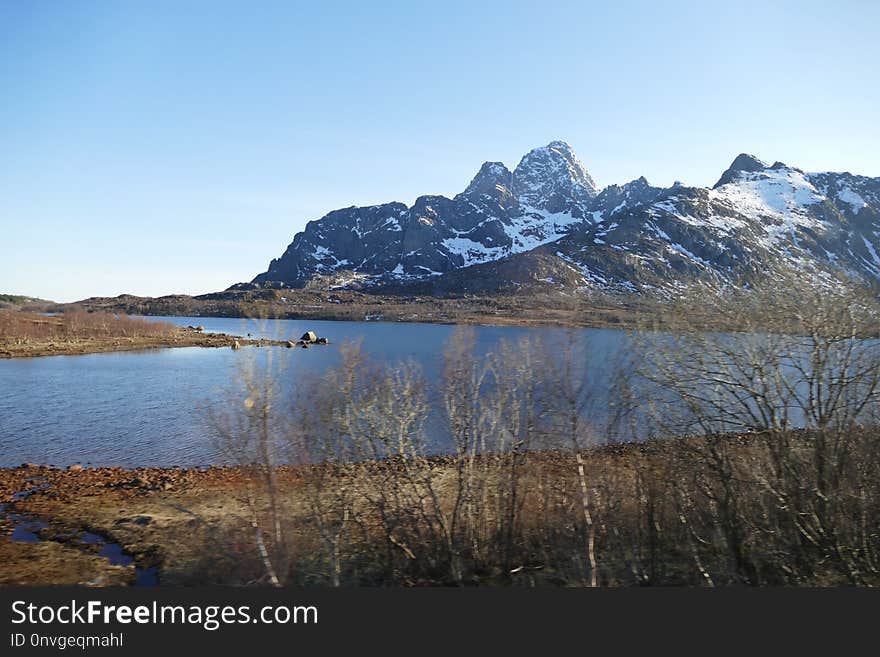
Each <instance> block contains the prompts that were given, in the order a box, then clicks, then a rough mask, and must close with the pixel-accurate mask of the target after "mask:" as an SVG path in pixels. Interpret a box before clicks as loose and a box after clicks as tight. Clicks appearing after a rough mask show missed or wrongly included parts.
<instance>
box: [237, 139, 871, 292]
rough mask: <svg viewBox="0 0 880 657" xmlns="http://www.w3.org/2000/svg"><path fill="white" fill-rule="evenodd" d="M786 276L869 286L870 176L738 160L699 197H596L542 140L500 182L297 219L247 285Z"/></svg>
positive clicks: (720, 280)
mask: <svg viewBox="0 0 880 657" xmlns="http://www.w3.org/2000/svg"><path fill="white" fill-rule="evenodd" d="M792 267H794V268H796V269H797V270H799V271H801V272H803V273H804V274H805V275H808V276H812V277H816V278H820V279H821V278H825V279H827V280H828V281H831V280H832V278H833V277H834V276H840V275H844V276H848V277H850V278H854V279H857V280H863V281H866V282H868V283H871V284H874V285H878V284H880V178H868V177H864V176H854V175H852V174H850V173H804V172H802V171H800V170H799V169H796V168H794V167H790V166H787V165H785V164H783V163H781V162H776V163H774V164H773V165H772V166H767V165H766V164H764V163H763V162H761V161H760V160H758V159H757V158H756V157H754V156H751V155H746V154H741V155H739V156H737V157H736V159H735V160H734V161H733V163H732V164H731V165H730V167H729V168H728V169H727V170H726V171H725V172H724V173H723V174H722V176H721V178H720V179H719V181H718V183H717V184H716V185H715V186H714V187H713V188H711V189H706V188H695V187H687V186H685V185H682V184H681V183H676V184H675V185H673V186H672V187H669V188H666V189H664V188H660V187H653V186H651V185H650V184H649V183H648V181H647V180H645V178H639V179H637V180H634V181H632V182H629V183H626V184H625V185H610V186H609V187H606V188H605V189H603V190H602V191H601V192H600V191H598V190H597V188H596V185H595V183H594V182H593V180H592V178H591V177H590V175H589V174H588V173H587V171H586V170H585V169H584V167H583V165H582V164H581V163H580V161H579V160H578V159H577V157H576V156H575V154H574V153H573V151H572V150H571V147H570V146H568V144H566V143H565V142H561V141H554V142H551V143H550V144H548V145H547V146H544V147H542V148H536V149H534V150H532V151H530V152H529V153H527V154H526V155H525V156H524V157H523V158H522V160H521V161H520V163H519V164H518V165H517V167H516V168H515V169H514V170H513V171H510V170H509V169H508V168H507V167H506V166H504V165H503V164H502V163H500V162H486V163H485V164H483V166H482V167H481V168H480V170H479V171H478V172H477V174H476V175H475V176H474V178H473V180H472V181H471V183H470V184H469V185H468V186H467V188H466V189H465V190H464V191H463V192H462V193H460V194H458V195H457V196H455V197H454V198H451V199H450V198H446V197H443V196H422V197H419V198H418V199H417V200H416V202H415V203H414V204H413V205H412V207H406V206H405V205H403V204H402V203H387V204H383V205H376V206H370V207H363V208H358V207H351V208H345V209H342V210H336V211H334V212H331V213H329V214H328V215H326V216H325V217H323V218H321V219H319V220H318V221H311V222H309V223H308V224H307V225H306V228H305V230H304V231H303V232H302V233H299V234H297V235H296V236H295V237H294V240H293V242H292V243H291V244H290V246H288V248H287V250H286V251H285V253H284V254H283V255H282V256H281V257H280V258H278V259H276V260H273V261H272V262H271V263H270V265H269V269H268V271H266V272H265V273H263V274H260V275H259V276H257V277H256V278H255V279H254V281H253V283H252V284H251V285H254V286H259V287H284V286H292V287H303V286H320V287H322V288H327V287H329V288H331V289H332V288H334V287H369V288H382V287H385V288H387V289H397V288H401V287H406V286H410V287H411V288H412V289H419V290H422V291H427V292H432V293H438V294H455V293H464V292H483V293H491V292H493V291H494V292H499V291H516V290H521V291H522V290H527V289H532V288H534V287H536V286H537V287H543V288H548V287H549V288H565V289H577V288H590V289H597V288H598V289H602V290H605V291H612V292H622V293H644V294H660V295H667V294H670V293H674V292H675V291H677V290H680V289H682V288H683V287H686V286H688V285H690V284H693V283H696V282H699V283H701V284H704V285H705V284H708V285H726V284H732V283H738V282H743V281H745V282H748V281H750V280H755V279H757V278H759V277H761V276H767V275H772V273H773V272H774V271H777V270H781V269H782V268H788V269H790V268H792Z"/></svg>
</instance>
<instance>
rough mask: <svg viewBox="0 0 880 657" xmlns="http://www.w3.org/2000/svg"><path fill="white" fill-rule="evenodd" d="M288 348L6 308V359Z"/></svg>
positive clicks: (139, 323) (1, 322)
mask: <svg viewBox="0 0 880 657" xmlns="http://www.w3.org/2000/svg"><path fill="white" fill-rule="evenodd" d="M236 342H237V343H238V344H239V345H241V346H243V345H251V344H253V345H269V344H282V343H280V342H278V341H272V340H251V339H246V338H240V337H237V336H232V335H226V334H223V333H202V332H201V331H200V330H195V329H187V328H180V327H177V326H175V325H173V324H171V323H169V322H157V321H148V320H144V319H139V318H134V317H127V316H125V315H115V314H112V313H103V312H97V313H87V312H83V311H75V310H74V311H70V312H65V313H64V314H63V315H54V316H47V315H42V314H38V313H26V312H19V311H10V310H0V358H21V357H34V356H62V355H76V354H90V353H100V352H108V351H133V350H140V349H158V348H169V347H229V346H232V345H233V344H235V343H236Z"/></svg>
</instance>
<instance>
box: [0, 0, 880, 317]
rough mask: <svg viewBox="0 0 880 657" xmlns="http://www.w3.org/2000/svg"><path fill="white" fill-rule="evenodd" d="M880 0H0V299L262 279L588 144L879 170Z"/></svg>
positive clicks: (691, 180)
mask: <svg viewBox="0 0 880 657" xmlns="http://www.w3.org/2000/svg"><path fill="white" fill-rule="evenodd" d="M878 25H880V2H876V1H875V0H864V1H856V0H853V1H850V2H808V1H804V0H801V1H798V2H754V3H752V2H743V1H737V2H709V1H707V0H699V1H695V2H660V1H656V2H649V1H644V2H595V3H591V2H583V1H582V2H571V3H567V2H550V1H546V0H545V1H544V2H530V3H519V2H515V1H513V0H506V1H504V2H473V1H469V2H461V3H458V2H451V1H448V0H444V1H443V2H432V3H421V2H399V3H398V2H351V3H338V2H329V1H325V0H312V1H310V2H295V1H293V0H289V1H278V2H269V1H258V0H253V1H250V2H246V1H244V0H242V1H240V2H222V1H221V0H210V1H205V2H195V1H186V0H175V1H168V2H165V1H162V0H151V1H150V2H133V1H132V2H126V1H123V0H117V1H111V0H107V1H106V2H88V1H85V0H82V1H77V2H60V1H44V0H0V229H2V233H0V292H16V293H23V294H29V295H34V296H41V297H45V298H51V299H56V300H59V301H68V300H74V299H79V298H83V297H86V296H92V295H116V294H120V293H123V292H131V293H136V294H149V295H159V294H167V293H201V292H208V291H216V290H218V289H223V288H225V287H227V286H228V285H230V284H232V283H234V282H237V281H242V280H249V279H251V278H252V277H253V276H254V275H256V274H257V273H259V272H261V271H263V270H265V269H266V266H267V265H268V262H269V260H270V259H271V258H273V257H276V256H278V255H280V254H281V253H282V252H283V250H284V248H285V247H286V245H287V244H288V243H289V242H290V241H291V239H292V237H293V235H294V234H295V233H296V232H297V231H298V230H300V229H301V228H302V227H303V226H304V225H305V222H306V221H308V220H310V219H316V218H318V217H320V216H321V215H323V214H324V213H326V212H328V211H330V210H332V209H335V208H339V207H345V206H349V205H367V204H373V203H379V202H385V201H392V200H399V201H403V202H406V203H411V202H412V201H413V200H414V199H415V197H416V196H418V195H420V194H428V193H431V194H446V195H453V194H455V193H457V192H459V191H461V190H462V189H463V188H464V187H465V185H466V184H467V183H468V181H469V180H470V178H471V177H472V176H473V175H474V173H476V171H477V169H478V168H479V166H480V164H481V163H482V162H483V161H485V160H500V161H503V162H505V163H506V164H507V165H508V166H510V167H513V166H515V165H516V163H517V162H518V161H519V158H520V157H521V156H522V155H523V154H524V153H525V152H526V151H528V150H529V149H530V148H533V147H535V146H540V145H544V144H546V143H547V142H549V141H551V140H553V139H564V140H566V141H568V142H569V143H570V144H571V145H572V146H573V147H574V149H575V151H576V152H577V153H578V155H579V157H580V159H581V161H582V162H583V163H584V164H585V166H586V167H587V169H588V170H589V171H590V173H591V174H592V176H593V178H594V179H595V180H596V183H597V184H598V185H599V186H600V187H602V186H605V185H607V184H611V183H615V182H618V183H623V182H626V181H628V180H631V179H633V178H636V177H638V176H640V175H645V176H646V177H647V178H648V180H650V181H651V182H652V183H654V184H663V185H668V184H671V183H672V182H673V181H674V180H676V179H680V180H682V181H683V182H685V183H687V184H694V185H711V184H713V183H714V182H715V180H716V179H717V178H718V176H719V175H720V174H721V172H722V171H723V170H724V169H725V168H726V167H727V165H728V164H729V163H730V161H731V160H732V159H733V158H734V156H735V155H736V154H737V153H739V152H743V151H745V152H750V153H754V154H755V155H757V156H758V157H760V158H762V159H764V160H769V161H774V160H782V161H784V162H787V163H790V164H794V165H797V166H799V167H801V168H803V169H806V170H811V171H815V170H848V171H851V172H853V173H861V174H865V175H872V176H880V121H878V119H880V112H878V107H880V102H878V101H880V84H878V78H880V75H878V65H880V46H878V43H880V39H878V38H877V27H878Z"/></svg>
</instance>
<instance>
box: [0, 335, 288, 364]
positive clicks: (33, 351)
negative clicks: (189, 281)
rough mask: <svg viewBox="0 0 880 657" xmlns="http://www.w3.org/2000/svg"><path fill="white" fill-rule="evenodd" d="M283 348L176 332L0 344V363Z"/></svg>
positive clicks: (265, 341)
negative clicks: (200, 349)
mask: <svg viewBox="0 0 880 657" xmlns="http://www.w3.org/2000/svg"><path fill="white" fill-rule="evenodd" d="M236 344H237V345H238V346H239V347H246V346H256V347H269V346H271V347H282V346H287V341H286V340H268V339H254V338H245V337H241V336H237V335H230V334H227V333H201V332H196V331H191V330H187V329H179V330H178V331H177V332H176V333H175V334H174V335H172V336H144V337H124V336H115V337H100V338H83V339H76V340H41V341H27V342H22V343H18V344H9V343H6V344H2V343H0V359H12V358H39V357H44V356H82V355H86V354H100V353H113V352H123V351H148V350H152V349H174V348H177V347H206V348H221V347H230V348H236V347H234V345H236Z"/></svg>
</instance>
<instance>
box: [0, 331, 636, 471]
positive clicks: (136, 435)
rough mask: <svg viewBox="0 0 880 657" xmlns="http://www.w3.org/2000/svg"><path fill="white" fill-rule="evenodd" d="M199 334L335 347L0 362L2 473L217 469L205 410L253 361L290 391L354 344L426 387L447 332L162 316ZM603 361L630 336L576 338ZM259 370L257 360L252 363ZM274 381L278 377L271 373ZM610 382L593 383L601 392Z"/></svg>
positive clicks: (482, 341) (489, 338)
mask: <svg viewBox="0 0 880 657" xmlns="http://www.w3.org/2000/svg"><path fill="white" fill-rule="evenodd" d="M155 319H160V320H165V321H170V322H173V323H175V324H178V325H180V326H187V325H202V326H204V327H205V330H206V331H212V332H223V333H231V334H236V335H246V334H247V333H250V334H252V335H253V336H254V337H265V338H272V339H284V340H286V339H298V338H299V337H300V336H301V335H302V334H303V333H304V332H305V331H307V330H312V331H315V332H316V333H317V334H318V335H319V336H326V337H327V338H329V339H330V341H331V344H330V345H329V346H326V347H312V348H311V349H307V350H306V349H299V348H297V349H283V348H271V349H267V348H257V347H247V348H243V349H241V350H238V351H233V350H232V349H226V348H220V349H213V348H202V347H191V348H175V349H157V350H150V351H143V352H117V353H103V354H89V355H84V356H50V357H42V358H20V359H8V360H0V466H15V465H19V464H21V463H24V462H32V463H38V464H48V465H56V466H67V465H70V464H73V463H82V464H83V465H91V466H107V465H120V466H126V467H136V466H175V465H177V466H203V465H209V464H212V463H218V462H221V461H222V458H221V456H220V455H219V454H218V452H217V450H216V448H215V446H214V443H213V439H212V432H211V427H210V424H209V420H208V417H207V411H206V409H207V407H208V406H210V405H211V404H212V403H217V402H218V401H221V400H222V399H223V398H224V397H223V396H224V390H228V388H229V386H230V384H231V383H233V382H234V381H236V380H237V377H238V376H239V373H240V366H241V365H242V363H243V362H245V361H246V360H247V359H252V358H253V356H254V355H255V352H260V356H261V357H262V358H263V359H265V355H266V354H267V353H269V352H270V351H271V353H272V354H273V358H274V363H273V365H274V366H277V371H278V372H281V374H280V375H279V376H284V377H289V380H290V381H291V382H295V381H296V380H297V378H298V376H299V375H301V374H302V373H304V372H317V373H320V372H321V371H323V370H325V369H326V368H327V367H329V366H330V365H332V364H334V363H337V362H338V361H339V357H340V351H339V345H340V344H341V343H345V342H348V341H355V340H360V341H361V342H362V345H363V349H364V351H365V352H366V353H368V354H369V355H370V356H372V357H373V358H374V359H375V360H377V361H378V362H395V361H399V360H403V359H407V358H412V359H414V360H415V361H417V362H418V363H419V364H420V365H421V366H422V368H423V370H424V371H425V373H426V375H427V376H428V377H429V378H432V377H436V376H439V374H440V372H441V367H442V353H443V348H444V345H445V343H446V342H447V340H449V338H450V336H451V335H452V333H453V331H454V330H455V327H454V326H450V325H440V324H416V323H388V322H326V321H324V322H322V321H300V320H243V319H231V318H214V317H160V318H155ZM474 330H475V334H476V335H475V337H476V351H477V353H478V354H487V353H489V352H491V351H492V350H493V349H494V348H495V347H497V346H498V345H499V344H500V342H501V341H502V340H510V341H516V340H519V339H520V338H522V337H524V336H529V335H538V334H540V335H542V336H543V337H545V338H549V339H550V340H553V339H556V338H557V337H558V338H559V339H560V340H561V339H563V337H564V330H563V329H555V328H522V327H493V326H483V327H474ZM578 334H579V335H580V336H582V337H583V338H584V339H585V340H589V342H590V344H591V345H592V351H593V353H594V354H596V355H597V357H598V358H599V359H600V360H602V361H603V362H610V359H611V358H613V356H614V355H615V354H616V353H618V352H619V350H620V349H621V348H622V347H623V345H624V344H625V341H626V333H624V332H622V331H615V330H610V329H608V330H605V329H578ZM258 360H259V358H258ZM273 371H275V370H273ZM606 377H607V373H606V372H601V371H600V372H599V373H598V374H597V375H596V376H595V377H594V382H595V385H596V386H597V387H599V388H603V387H604V388H605V389H607V385H606V384H607V378H606Z"/></svg>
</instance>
